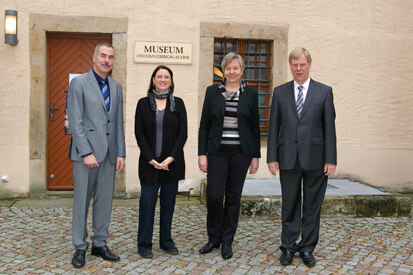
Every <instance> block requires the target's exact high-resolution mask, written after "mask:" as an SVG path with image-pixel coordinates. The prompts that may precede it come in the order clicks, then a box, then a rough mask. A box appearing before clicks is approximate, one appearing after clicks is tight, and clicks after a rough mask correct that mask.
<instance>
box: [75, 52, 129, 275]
mask: <svg viewBox="0 0 413 275" xmlns="http://www.w3.org/2000/svg"><path fill="white" fill-rule="evenodd" d="M114 60H115V51H114V49H113V47H112V46H111V45H110V44H100V45H98V46H97V47H96V49H95V52H94V55H93V68H92V70H90V71H89V72H88V73H85V74H82V75H80V76H78V77H75V78H74V79H73V80H72V81H71V83H70V86H69V93H68V113H69V126H70V129H71V132H72V140H71V143H70V149H69V157H70V158H71V159H72V162H73V185H74V193H73V222H72V238H73V245H74V246H75V247H76V251H75V254H74V256H73V258H72V264H73V266H74V267H76V268H80V267H82V266H84V264H85V252H86V250H87V249H88V247H89V243H88V242H87V241H86V237H87V235H88V233H87V212H88V209H89V203H90V199H91V196H92V194H93V222H92V227H93V232H94V235H93V236H92V237H91V239H92V255H95V256H101V257H102V258H103V259H105V260H109V261H118V260H119V257H118V256H117V255H115V254H114V253H112V252H111V251H110V250H109V248H108V247H107V245H106V240H107V239H108V237H109V224H110V217H111V212H112V197H113V187H114V180H115V171H121V170H122V169H123V166H124V157H125V137H124V130H123V97H122V86H121V85H120V84H119V83H118V82H116V81H115V80H114V79H112V78H111V77H109V76H108V73H109V72H110V71H111V70H112V65H113V62H114Z"/></svg>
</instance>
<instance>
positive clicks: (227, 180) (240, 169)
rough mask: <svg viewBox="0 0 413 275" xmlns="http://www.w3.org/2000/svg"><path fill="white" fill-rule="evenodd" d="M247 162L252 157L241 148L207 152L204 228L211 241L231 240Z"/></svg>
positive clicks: (236, 220) (218, 242) (235, 226)
mask: <svg viewBox="0 0 413 275" xmlns="http://www.w3.org/2000/svg"><path fill="white" fill-rule="evenodd" d="M250 164H251V157H249V156H246V155H244V153H242V151H241V150H236V151H232V152H219V153H218V154H209V155H208V174H207V180H208V184H207V211H208V213H207V231H208V238H209V241H210V242H212V243H214V244H220V243H223V244H232V242H233V240H234V235H235V232H236V231H237V226H238V219H239V212H240V207H241V194H242V188H243V187H244V181H245V177H246V175H247V171H248V167H249V166H250ZM224 196H225V203H224Z"/></svg>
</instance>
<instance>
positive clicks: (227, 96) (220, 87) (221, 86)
mask: <svg viewBox="0 0 413 275" xmlns="http://www.w3.org/2000/svg"><path fill="white" fill-rule="evenodd" d="M225 82H226V79H225V78H222V81H221V83H219V84H218V91H219V92H220V93H221V94H222V96H223V97H224V98H225V100H231V99H234V98H237V97H239V95H240V94H241V93H242V92H244V90H245V87H246V86H247V85H245V82H244V81H243V80H242V79H241V81H240V82H241V83H240V88H239V89H238V90H237V91H236V92H230V91H227V89H225Z"/></svg>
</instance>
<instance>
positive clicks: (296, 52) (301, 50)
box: [288, 47, 311, 64]
mask: <svg viewBox="0 0 413 275" xmlns="http://www.w3.org/2000/svg"><path fill="white" fill-rule="evenodd" d="M302 54H304V56H305V58H307V62H308V63H311V54H310V52H309V51H308V50H307V49H305V48H303V47H297V48H294V50H292V51H291V53H290V56H289V57H288V62H290V64H291V60H293V59H298V58H299V57H300V56H301V55H302Z"/></svg>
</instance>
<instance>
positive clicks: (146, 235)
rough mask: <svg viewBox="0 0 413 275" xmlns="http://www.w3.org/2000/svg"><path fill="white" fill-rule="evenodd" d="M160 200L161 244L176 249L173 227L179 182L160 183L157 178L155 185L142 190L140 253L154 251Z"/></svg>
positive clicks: (140, 203) (139, 232) (156, 177)
mask: <svg viewBox="0 0 413 275" xmlns="http://www.w3.org/2000/svg"><path fill="white" fill-rule="evenodd" d="M159 188H160V189H161V192H160V194H159V200H160V206H161V211H160V224H159V244H160V247H161V248H163V249H168V248H172V247H175V244H174V241H173V240H172V235H171V227H172V218H173V214H174V209H175V199H176V193H177V192H178V182H160V181H159V179H158V176H157V174H156V176H155V184H154V185H149V186H147V185H145V186H142V188H141V197H140V199H139V229H138V252H144V251H146V250H152V235H153V224H154V217H155V206H156V201H157V199H158V190H159Z"/></svg>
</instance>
